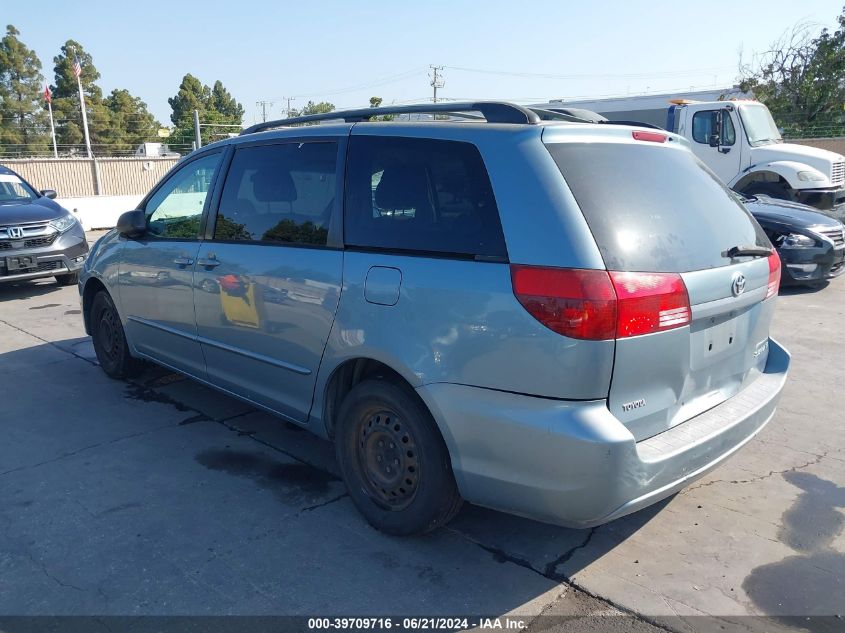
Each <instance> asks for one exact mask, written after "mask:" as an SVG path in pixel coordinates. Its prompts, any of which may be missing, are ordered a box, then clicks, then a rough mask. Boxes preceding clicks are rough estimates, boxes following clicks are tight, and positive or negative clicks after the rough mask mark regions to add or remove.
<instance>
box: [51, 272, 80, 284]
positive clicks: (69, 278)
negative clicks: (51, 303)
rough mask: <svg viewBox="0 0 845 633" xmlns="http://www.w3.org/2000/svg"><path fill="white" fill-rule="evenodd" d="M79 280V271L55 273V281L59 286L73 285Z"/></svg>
mask: <svg viewBox="0 0 845 633" xmlns="http://www.w3.org/2000/svg"><path fill="white" fill-rule="evenodd" d="M78 282H79V273H68V274H67V275H56V283H57V284H59V285H60V286H75V285H76V284H77V283H78Z"/></svg>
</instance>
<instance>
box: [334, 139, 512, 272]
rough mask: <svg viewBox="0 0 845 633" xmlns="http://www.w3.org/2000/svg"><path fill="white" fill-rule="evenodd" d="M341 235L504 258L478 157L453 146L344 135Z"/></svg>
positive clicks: (471, 149)
mask: <svg viewBox="0 0 845 633" xmlns="http://www.w3.org/2000/svg"><path fill="white" fill-rule="evenodd" d="M344 236H345V241H346V244H347V245H348V246H358V247H364V248H380V249H394V250H405V251H422V252H431V253H447V254H454V255H469V256H472V255H481V256H490V257H507V250H506V248H505V240H504V236H503V235H502V225H501V223H500V221H499V211H498V209H497V207H496V199H495V197H494V196H493V189H492V187H491V186H490V178H489V176H488V175H487V170H486V168H485V167H484V162H483V161H482V159H481V154H480V153H479V152H478V149H477V148H476V147H475V146H474V145H472V144H470V143H463V142H456V141H440V140H430V139H415V138H399V137H381V136H353V137H351V139H350V147H349V158H348V167H347V182H346V220H345V225H344Z"/></svg>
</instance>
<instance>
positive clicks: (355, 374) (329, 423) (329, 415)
mask: <svg viewBox="0 0 845 633" xmlns="http://www.w3.org/2000/svg"><path fill="white" fill-rule="evenodd" d="M373 377H378V378H386V379H388V380H390V381H392V382H395V383H397V384H405V385H408V386H409V387H411V389H412V390H413V387H412V386H411V384H410V383H409V382H408V381H407V380H405V378H404V377H402V375H401V374H400V373H399V372H397V371H396V370H395V369H392V368H391V367H389V366H388V365H385V364H384V363H382V362H380V361H377V360H373V359H372V358H354V359H351V360H348V361H345V362H344V363H343V364H341V365H340V366H339V367H338V368H337V369H335V371H334V373H333V374H332V377H331V378H330V379H329V383H328V385H327V386H326V392H325V393H326V395H325V401H324V403H323V404H324V406H323V423H324V424H325V426H326V433H327V434H328V436H329V437H330V438H331V437H333V436H334V424H335V418H336V416H337V412H338V411H339V410H340V404H341V403H342V402H343V399H344V398H345V397H346V394H348V393H349V392H350V391H351V390H352V388H353V387H354V386H355V385H357V384H358V383H359V382H361V381H363V380H366V379H367V378H373Z"/></svg>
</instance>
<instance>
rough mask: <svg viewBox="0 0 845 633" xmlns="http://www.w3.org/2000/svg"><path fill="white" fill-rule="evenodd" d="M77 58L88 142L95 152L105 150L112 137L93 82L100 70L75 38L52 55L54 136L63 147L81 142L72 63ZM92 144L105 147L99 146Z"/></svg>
mask: <svg viewBox="0 0 845 633" xmlns="http://www.w3.org/2000/svg"><path fill="white" fill-rule="evenodd" d="M77 57H78V58H79V62H80V64H81V66H82V73H81V74H80V76H79V82H80V83H81V84H82V93H83V95H85V107H86V110H87V114H88V132H89V134H90V137H91V144H92V145H94V146H95V148H94V149H95V151H98V152H100V153H102V152H106V153H107V151H108V147H107V146H108V143H109V141H110V140H111V138H112V137H113V131H112V122H111V112H110V110H109V109H108V108H107V107H106V106H105V104H104V103H103V91H102V89H101V88H100V87H99V86H98V85H97V83H96V82H97V80H98V79H99V78H100V73H99V71H98V70H97V68H96V66H94V61H93V58H92V57H91V55H90V53H87V52H86V51H85V49H84V48H83V47H82V45H81V44H80V43H79V42H77V41H76V40H68V41H67V42H65V44H64V45H63V46H62V48H61V52H60V53H59V54H58V55H56V56H55V57H54V58H53V63H54V64H55V66H54V67H53V72H54V73H55V84H54V85H53V114H54V116H55V118H56V138H57V140H58V143H59V144H60V145H65V146H68V145H71V146H72V145H78V146H81V145H82V144H83V143H84V142H85V139H84V135H83V130H82V110H81V109H80V104H79V89H78V87H77V80H76V75H75V74H74V73H73V64H74V60H75V58H77ZM96 146H106V147H103V148H102V149H101V148H98V147H96ZM79 149H81V147H80V148H79Z"/></svg>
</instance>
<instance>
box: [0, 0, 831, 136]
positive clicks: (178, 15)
mask: <svg viewBox="0 0 845 633" xmlns="http://www.w3.org/2000/svg"><path fill="white" fill-rule="evenodd" d="M842 4H843V0H803V1H801V2H795V1H794V0H789V1H786V0H784V1H781V0H768V1H754V2H750V1H743V0H733V1H729V0H728V1H725V0H706V1H704V2H687V3H684V2H678V1H677V0H676V1H674V2H658V1H652V2H621V1H616V0H605V1H604V2H601V3H599V2H593V3H589V2H587V3H585V2H578V3H570V2H565V1H563V0H559V1H557V2H553V1H550V2H545V1H543V0H534V1H532V2H516V1H514V0H510V1H507V2H500V1H498V0H493V1H490V0H487V1H484V2H478V1H476V2H461V1H460V0H451V1H450V2H442V1H440V0H426V1H425V2H414V3H406V2H379V3H375V2H366V1H364V0H358V2H336V1H334V0H321V1H320V2H307V3H303V2H301V1H299V2H295V3H294V2H285V1H283V0H273V1H269V0H268V1H252V2H250V1H247V0H243V1H241V2H232V1H231V0H229V1H227V2H213V1H206V2H193V1H190V0H182V1H180V0H169V1H165V0H142V1H139V2H114V0H111V1H87V2H86V1H84V0H80V1H78V2H75V3H68V2H66V1H59V0H41V1H40V2H37V3H23V2H14V3H12V2H10V1H7V2H4V5H5V6H4V9H3V14H4V15H3V18H4V19H5V22H4V23H3V25H5V24H6V23H11V24H14V25H15V26H16V27H17V28H18V29H19V30H20V31H21V38H22V39H23V41H24V42H26V43H27V44H28V45H29V46H30V47H32V48H34V49H35V51H36V52H37V53H38V55H39V57H40V58H41V61H42V63H43V64H44V71H43V72H44V75H45V76H46V77H47V78H48V80H52V68H53V61H52V59H53V56H54V55H56V54H57V52H58V50H59V47H60V46H61V45H62V44H63V43H64V42H65V41H66V40H67V39H68V38H73V39H76V40H77V41H79V42H80V43H82V45H83V46H84V47H85V49H86V50H87V51H88V52H90V53H91V54H92V55H93V57H94V63H95V64H96V66H97V68H98V70H99V71H100V73H101V75H102V78H101V80H100V85H101V86H102V88H103V90H104V92H106V93H108V92H110V91H111V90H112V89H113V88H127V89H129V90H130V92H132V93H133V94H134V95H137V96H140V97H141V98H142V99H143V100H144V101H146V102H147V104H148V105H149V107H150V110H151V111H152V112H153V113H154V114H155V115H156V116H157V117H158V118H159V120H160V121H162V123H165V124H169V116H170V107H169V106H168V104H167V98H168V97H169V96H172V95H173V94H175V93H176V91H177V89H178V86H179V82H180V80H181V78H182V76H183V75H184V74H185V73H186V72H191V73H193V74H194V75H196V76H198V77H199V78H200V79H201V80H202V81H203V82H205V83H208V84H212V83H213V82H214V81H215V80H216V79H220V80H222V81H223V83H224V84H225V85H226V87H227V88H229V90H230V91H231V92H232V93H233V94H234V96H235V97H236V98H237V99H238V100H239V101H240V102H241V103H242V104H243V105H244V108H245V109H246V116H245V121H246V122H253V121H254V120H255V119H256V117H257V116H259V114H258V109H257V107H256V101H259V100H270V101H274V102H275V104H274V105H273V106H272V108H271V111H270V114H271V115H272V117H273V118H277V117H280V116H282V114H283V111H282V107H283V103H284V102H283V97H287V96H294V97H296V100H295V101H294V102H293V106H294V107H296V106H300V107H301V106H302V105H303V104H304V103H305V102H306V101H307V100H308V99H313V100H315V101H319V100H327V101H331V102H332V103H334V104H335V105H337V106H339V107H344V106H359V105H366V104H367V102H368V100H369V97H371V96H373V95H378V96H381V97H383V98H384V99H385V103H390V102H391V101H394V100H395V101H397V102H404V101H411V100H422V99H426V98H428V97H430V96H431V87H430V86H429V79H428V73H429V69H428V65H429V64H438V65H443V66H445V67H446V68H445V70H444V78H445V86H444V88H443V89H441V90H440V93H439V94H440V96H442V97H444V98H507V99H513V100H519V101H524V102H530V101H545V100H547V99H549V98H575V97H594V96H600V95H611V94H627V93H631V94H635V93H641V92H644V91H646V90H649V91H652V92H653V91H656V90H674V89H689V88H690V87H691V86H696V87H702V88H706V87H711V86H713V85H714V84H718V85H719V86H723V85H730V84H731V83H732V82H733V81H734V80H735V79H736V76H737V65H738V60H739V52H740V50H742V51H743V56H744V58H745V59H746V60H748V59H750V58H751V56H752V55H753V54H754V53H759V52H761V51H764V50H765V49H766V48H767V46H768V45H769V44H770V43H771V42H772V41H774V40H775V39H777V38H778V36H780V35H781V34H782V33H783V32H784V31H785V30H787V29H790V28H792V26H793V25H794V24H796V23H797V22H801V21H809V22H811V23H814V24H817V25H818V28H819V29H820V28H821V27H822V26H828V27H831V26H835V24H836V17H837V15H838V14H839V13H840V11H841V9H842ZM479 71H494V73H496V74H494V73H491V72H479ZM498 73H508V74H498ZM532 73H533V74H541V75H547V76H545V77H537V76H534V77H532V76H526V74H532Z"/></svg>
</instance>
